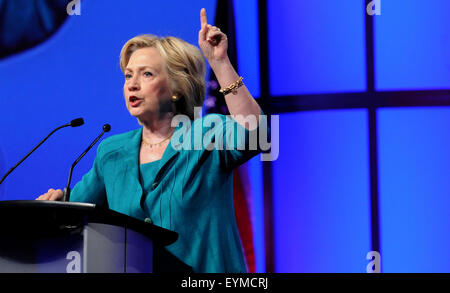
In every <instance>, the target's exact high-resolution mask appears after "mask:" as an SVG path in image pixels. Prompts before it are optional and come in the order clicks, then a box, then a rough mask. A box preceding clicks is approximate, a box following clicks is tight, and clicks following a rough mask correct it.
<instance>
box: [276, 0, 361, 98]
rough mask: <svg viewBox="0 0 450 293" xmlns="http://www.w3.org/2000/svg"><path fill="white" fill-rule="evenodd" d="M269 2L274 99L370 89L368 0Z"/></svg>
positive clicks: (282, 0)
mask: <svg viewBox="0 0 450 293" xmlns="http://www.w3.org/2000/svg"><path fill="white" fill-rule="evenodd" d="M267 2H268V26H269V27H268V31H269V59H270V60H269V65H270V88H271V94H272V95H296V94H308V93H331V92H354V91H364V90H366V69H365V68H366V65H365V45H364V44H365V42H364V41H365V29H364V13H365V7H364V2H363V1H359V0H358V1H335V0H322V1H289V0H268V1H267Z"/></svg>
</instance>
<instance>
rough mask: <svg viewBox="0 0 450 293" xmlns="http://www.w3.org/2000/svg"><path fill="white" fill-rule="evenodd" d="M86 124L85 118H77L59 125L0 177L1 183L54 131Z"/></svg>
mask: <svg viewBox="0 0 450 293" xmlns="http://www.w3.org/2000/svg"><path fill="white" fill-rule="evenodd" d="M83 124H84V120H83V118H77V119H74V120H72V121H70V123H67V124H64V125H61V126H59V127H57V128H56V129H55V130H53V131H52V132H50V134H49V135H47V136H46V137H45V138H44V139H43V140H41V142H40V143H39V144H38V145H37V146H35V147H34V148H33V149H32V150H31V151H30V152H29V153H28V154H26V156H25V157H23V159H22V160H20V161H19V162H18V163H17V164H15V165H14V166H13V167H12V168H11V169H9V171H8V172H6V174H5V175H4V176H3V177H2V179H0V184H2V182H3V181H4V180H5V179H6V177H8V175H9V174H11V172H12V171H14V169H16V168H17V167H18V166H19V165H20V164H22V162H23V161H25V159H26V158H28V157H29V156H30V155H31V154H32V153H33V152H34V151H35V150H36V149H37V148H38V147H40V146H41V145H42V144H43V143H44V142H45V141H46V140H47V139H48V138H49V137H50V136H51V135H52V134H53V133H55V132H56V131H57V130H60V129H61V128H64V127H69V126H71V127H78V126H81V125H83Z"/></svg>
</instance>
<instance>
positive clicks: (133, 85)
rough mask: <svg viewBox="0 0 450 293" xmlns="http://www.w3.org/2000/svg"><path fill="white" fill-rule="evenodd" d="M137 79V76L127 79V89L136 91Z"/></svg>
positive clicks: (137, 86)
mask: <svg viewBox="0 0 450 293" xmlns="http://www.w3.org/2000/svg"><path fill="white" fill-rule="evenodd" d="M139 88H140V86H139V80H138V79H137V78H134V77H133V78H131V79H129V80H128V90H129V91H137V90H139Z"/></svg>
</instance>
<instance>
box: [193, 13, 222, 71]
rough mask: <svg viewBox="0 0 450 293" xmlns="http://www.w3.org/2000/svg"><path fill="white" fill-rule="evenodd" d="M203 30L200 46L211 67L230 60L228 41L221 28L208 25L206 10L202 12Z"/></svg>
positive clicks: (199, 39)
mask: <svg viewBox="0 0 450 293" xmlns="http://www.w3.org/2000/svg"><path fill="white" fill-rule="evenodd" d="M200 24H201V29H200V31H199V33H198V45H199V46H200V49H202V52H203V55H205V57H206V59H207V60H208V62H209V64H210V65H211V67H214V65H215V64H217V63H220V62H224V61H227V60H228V55H227V50H228V39H227V36H226V35H225V34H224V33H223V32H221V31H220V29H219V28H217V27H215V26H212V25H210V24H208V20H207V18H206V10H205V8H202V9H201V10H200Z"/></svg>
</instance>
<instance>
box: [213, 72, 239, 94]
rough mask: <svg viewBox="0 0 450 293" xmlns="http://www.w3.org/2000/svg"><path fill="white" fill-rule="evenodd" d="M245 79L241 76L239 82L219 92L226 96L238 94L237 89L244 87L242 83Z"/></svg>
mask: <svg viewBox="0 0 450 293" xmlns="http://www.w3.org/2000/svg"><path fill="white" fill-rule="evenodd" d="M243 79H244V78H243V77H242V76H241V77H239V79H238V80H237V81H235V82H234V83H232V84H230V85H229V86H228V87H226V88H224V89H221V90H220V91H219V92H220V93H222V94H223V95H224V96H226V95H228V94H229V93H233V95H236V94H237V89H238V88H240V87H241V86H243V85H244V83H243V82H242V80H243Z"/></svg>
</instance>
